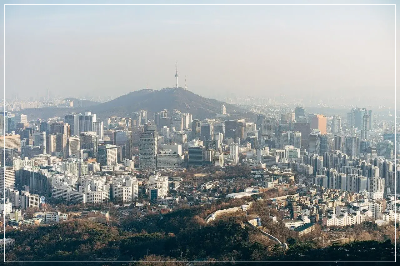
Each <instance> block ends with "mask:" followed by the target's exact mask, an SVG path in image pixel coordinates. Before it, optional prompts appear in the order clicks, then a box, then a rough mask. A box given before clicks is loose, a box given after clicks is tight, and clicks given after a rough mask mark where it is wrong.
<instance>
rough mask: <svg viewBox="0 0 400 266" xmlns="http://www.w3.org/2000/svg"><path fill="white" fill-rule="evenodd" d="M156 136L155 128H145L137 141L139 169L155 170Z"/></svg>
mask: <svg viewBox="0 0 400 266" xmlns="http://www.w3.org/2000/svg"><path fill="white" fill-rule="evenodd" d="M157 141H158V134H157V132H156V128H155V126H147V128H145V131H144V132H143V133H142V134H141V135H140V140H139V168H140V169H142V170H144V169H146V170H155V169H156V168H157Z"/></svg>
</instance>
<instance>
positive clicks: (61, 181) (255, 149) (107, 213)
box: [0, 70, 400, 263]
mask: <svg viewBox="0 0 400 266" xmlns="http://www.w3.org/2000/svg"><path fill="white" fill-rule="evenodd" d="M175 78H176V86H175V88H166V89H162V90H159V91H153V90H142V91H139V92H133V94H134V95H136V94H135V93H145V96H146V97H148V98H149V99H152V98H151V96H148V95H155V94H159V93H170V94H171V93H172V94H174V95H175V94H179V95H181V96H182V95H183V96H182V97H192V102H190V103H185V108H186V109H185V110H177V109H172V110H168V109H162V108H163V103H162V102H161V103H160V104H159V106H158V110H157V111H154V108H153V107H149V108H150V109H152V110H144V109H142V110H137V111H136V112H132V113H127V114H126V116H114V115H113V116H109V117H102V118H101V119H100V118H99V117H98V116H97V114H96V113H92V112H91V111H90V110H91V107H85V108H86V109H87V110H86V111H85V112H81V113H76V112H74V111H73V110H74V109H73V108H74V106H76V105H78V106H80V107H82V102H83V101H80V100H78V99H74V98H69V99H66V100H63V101H60V102H59V104H60V105H58V106H55V107H54V106H53V108H56V109H61V110H62V111H66V112H65V115H63V116H62V117H52V118H49V119H37V118H36V117H31V116H30V115H27V114H26V113H30V112H31V111H32V110H35V109H36V110H37V108H34V109H29V108H27V109H26V108H24V105H23V103H21V104H20V105H13V106H8V107H7V109H6V111H5V112H4V113H2V116H1V117H0V119H1V120H0V124H1V125H0V128H1V130H2V131H1V141H0V143H1V144H0V145H1V146H2V147H1V148H2V153H3V154H2V157H3V156H4V158H5V161H4V162H2V167H1V175H2V176H4V180H3V179H2V180H1V187H0V190H1V194H2V196H3V199H4V200H3V201H2V203H1V205H0V206H1V211H2V221H4V222H5V224H4V226H5V228H6V239H5V241H4V242H2V245H3V248H4V244H5V250H6V251H7V253H6V257H7V260H11V261H12V260H20V261H24V260H41V259H40V251H39V250H40V249H42V247H41V246H40V245H36V244H33V243H37V242H38V241H39V242H40V241H41V240H40V239H43V237H44V238H48V237H49V235H46V234H51V233H49V232H48V231H46V232H47V233H46V232H45V231H43V230H49V229H48V228H54V230H56V231H57V230H59V229H58V228H60V226H64V227H65V226H70V227H72V228H75V227H76V229H75V230H82V231H81V232H80V233H81V234H82V235H81V236H79V237H77V239H75V238H76V236H75V238H74V240H73V242H70V244H71V245H77V247H79V248H80V249H83V246H82V245H84V243H85V239H90V241H94V240H93V239H91V237H92V236H90V234H89V235H88V234H87V233H86V232H85V230H89V229H87V227H88V226H89V227H95V226H96V225H97V226H100V227H101V226H103V227H104V226H107V227H111V228H114V229H113V230H123V231H125V233H124V234H125V235H124V237H123V238H124V240H119V241H120V242H118V243H119V244H117V247H116V248H114V249H116V250H117V251H116V250H113V251H112V252H111V251H110V254H108V253H107V252H106V251H104V250H103V249H104V248H105V247H104V246H108V245H110V244H111V242H113V243H114V241H116V240H115V239H114V238H115V236H111V235H109V236H107V235H106V236H104V237H105V238H106V239H103V240H101V241H99V240H96V241H98V243H97V242H95V245H100V246H101V247H97V246H96V247H87V246H86V247H85V248H86V249H87V248H88V249H89V250H91V251H92V252H93V251H96V250H97V249H99V250H101V252H102V254H103V256H96V255H94V254H93V255H90V258H91V260H101V259H105V260H143V259H144V260H158V259H160V260H176V261H180V260H200V261H201V260H224V261H225V260H237V261H240V260H271V259H272V260H273V259H276V260H285V259H289V260H299V259H301V256H310V255H305V254H303V255H302V254H301V252H300V253H299V251H298V250H297V249H299V247H301V246H302V245H305V244H308V245H309V246H308V248H310V250H312V249H322V250H323V249H326V248H329V247H332V246H335V245H339V244H342V245H344V244H346V243H359V242H357V241H376V243H386V244H387V243H390V241H392V243H393V241H394V238H395V230H397V229H395V224H394V222H395V220H397V221H398V220H399V218H400V217H399V211H400V202H399V200H400V198H399V196H396V194H395V191H396V190H397V191H399V188H400V182H399V181H400V179H399V174H400V172H399V171H400V168H399V166H398V164H397V163H396V162H395V159H397V158H398V155H396V154H395V153H394V151H395V145H397V147H399V138H397V143H396V142H395V134H394V126H395V125H394V121H393V119H392V117H390V116H387V117H386V119H385V118H382V117H380V118H379V119H376V118H377V115H376V114H374V111H373V110H368V109H366V108H362V107H354V108H352V109H350V110H347V115H346V116H345V117H343V116H340V115H332V116H326V115H324V114H315V113H308V112H307V109H305V108H304V107H301V106H293V107H292V108H288V107H287V106H284V107H279V106H269V107H268V106H265V108H264V109H262V108H260V106H251V105H250V106H247V109H248V110H245V109H244V108H245V107H244V106H240V107H239V106H234V105H230V104H226V103H223V102H218V101H214V102H212V105H213V106H212V107H213V108H214V110H215V109H219V110H217V111H216V112H215V113H214V115H213V116H210V117H204V119H199V118H200V117H202V116H204V113H201V112H199V110H202V109H201V108H202V107H200V109H194V108H193V107H191V106H190V105H193V106H194V105H196V104H199V106H202V104H203V103H202V101H208V99H206V98H203V97H201V96H198V95H195V94H193V93H192V92H190V91H189V90H188V89H187V87H186V86H185V88H181V87H179V85H178V70H176V74H175ZM124 97H128V95H125V96H122V97H120V98H118V99H115V100H113V101H117V105H119V104H118V103H119V102H118V101H121V99H124ZM193 97H194V98H193ZM153 98H154V97H153ZM196 101H197V102H198V103H196ZM111 102H112V101H111ZM77 103H78V104H77ZM91 104H93V106H95V105H96V103H91ZM97 104H100V105H101V103H97ZM104 104H108V103H103V105H104ZM42 106H44V107H42V108H43V109H42V111H44V110H45V108H49V107H45V106H46V103H43V104H42ZM228 106H229V109H228V108H227V107H228ZM35 107H37V106H35ZM119 107H120V108H122V109H123V108H124V107H123V106H122V105H119ZM63 108H64V109H63ZM191 108H192V110H193V112H194V113H190V112H187V110H188V109H189V110H190V109H191ZM209 108H210V107H209ZM232 108H234V109H232ZM69 109H71V110H69ZM229 110H230V111H231V112H232V113H230V111H229ZM211 113H212V112H211ZM4 144H5V146H4ZM397 150H398V148H397ZM396 172H397V174H396ZM396 178H397V180H396ZM396 181H397V182H396ZM396 186H397V187H396ZM4 193H5V194H4ZM3 194H4V195H3ZM187 212H188V213H187ZM267 213H268V214H267ZM175 216H177V217H179V218H176V217H175ZM164 217H165V218H164ZM171 217H173V218H174V217H175V219H182V220H180V221H178V222H180V223H182V222H183V221H185V222H187V223H190V225H189V224H186V225H181V226H182V227H181V228H173V229H172V228H170V227H174V226H176V225H172V224H169V223H173V222H171V221H169V220H171V219H173V218H171ZM163 218H164V219H165V220H168V222H167V224H166V225H164V226H165V227H164V228H163V226H160V225H159V227H158V228H153V227H154V224H153V225H152V222H150V221H152V220H153V219H156V221H153V222H154V223H159V221H158V222H157V220H159V219H161V220H163ZM193 219H194V220H193ZM175 222H176V221H175ZM222 222H224V223H226V224H224V225H225V226H226V225H227V224H232V223H233V224H234V225H237V226H239V227H238V229H237V230H239V228H240V230H249V231H251V234H250V233H247V234H248V235H247V236H246V239H241V240H238V241H246V242H249V243H252V244H253V245H254V243H258V244H259V245H261V246H262V249H263V250H264V249H265V250H264V253H259V251H258V250H256V251H255V250H254V248H252V249H251V252H250V253H251V254H250V255H246V254H242V252H243V251H242V250H240V249H243V247H240V248H238V247H236V248H233V247H229V248H232V249H233V250H230V249H229V248H228V250H224V251H223V252H222V251H220V253H219V254H214V253H213V252H211V251H210V250H203V251H197V252H196V251H194V250H189V246H190V245H193V243H190V244H189V243H186V246H184V247H179V248H178V247H177V246H175V247H173V245H172V246H171V247H169V248H171V249H173V250H168V251H161V250H162V249H163V248H162V246H163V245H164V244H159V243H157V241H156V240H157V238H160V239H158V240H160V241H161V240H162V241H161V242H163V241H172V240H171V239H174V241H178V242H179V240H177V239H178V238H181V237H182V236H179V234H188V232H187V231H185V230H186V229H187V228H185V227H188V228H191V227H196V230H200V231H201V228H204V229H206V228H208V227H218V226H221V223H222ZM82 226H86V227H85V228H86V229H82V228H81V227H82ZM231 226H232V225H231ZM197 227H198V228H197ZM44 228H47V229H44ZM95 228H96V227H95ZM199 228H200V229H199ZM50 230H51V229H50ZM71 230H72V229H71ZM90 230H95V229H90ZM96 230H100V229H96ZM108 230H110V232H107V231H106V234H107V233H111V232H112V230H111V229H108ZM182 230H183V232H181V231H182ZM192 230H194V229H193V228H192ZM196 230H194V231H196ZM209 230H210V229H209ZM240 230H239V231H240ZM159 231H162V232H163V234H167V237H166V236H165V235H162V234H161V235H158V236H155V235H153V234H155V233H156V232H158V233H159ZM239 231H237V232H239ZM76 232H78V231H76ZM237 232H236V233H237ZM26 233H28V234H30V235H31V236H32V235H35V237H38V239H37V240H34V239H32V238H31V237H28V239H29V240H27V235H26ZM198 233H200V232H198ZM219 233H220V234H221V233H223V231H219ZM120 234H121V233H120ZM200 234H201V233H200ZM85 235H86V237H85ZM150 236H151V237H154V238H155V239H156V240H153V242H152V243H153V246H152V247H151V248H150V247H149V248H147V249H146V253H143V252H138V253H136V251H135V250H137V249H139V250H140V245H143V243H140V240H138V239H137V238H138V237H139V238H143V237H144V238H146V237H150ZM82 237H83V239H79V238H82ZM129 237H130V238H132V239H136V240H131V241H133V242H129V245H131V251H127V250H125V249H127V248H128V247H127V246H126V245H128V244H127V243H126V241H127V240H126V238H128V239H129ZM193 237H195V236H190V237H189V239H191V238H193ZM198 237H199V236H197V238H198ZM208 237H209V238H211V239H208V238H207V236H206V237H205V239H202V240H196V241H199V243H202V242H201V241H205V242H207V241H211V240H212V239H214V238H215V237H217V238H218V236H217V235H212V234H211V235H209V236H208ZM165 238H167V239H169V240H166V239H165ZM62 239H63V238H62V237H61V236H60V239H59V240H55V241H61V242H62ZM78 239H79V240H78ZM112 239H114V240H112ZM32 241H33V242H32ZM53 241H54V240H53ZM67 241H72V240H67ZM124 241H125V242H124ZM143 241H145V242H146V243H147V242H148V240H143ZM154 241H155V242H154ZM221 241H223V240H221ZM354 241H355V242H354ZM385 241H386V242H385ZM387 241H389V242H387ZM79 243H81V245H80V244H79ZM88 243H90V244H89V245H92V244H93V243H91V242H87V243H86V244H85V245H88ZM96 243H97V244H96ZM260 243H261V244H260ZM360 243H362V242H360ZM114 244H115V243H114ZM31 245H35V246H37V247H36V248H35V247H33V246H31ZM54 245H55V246H59V243H54ZM138 245H139V246H138ZM157 245H160V247H157ZM180 245H184V243H181V242H179V244H178V246H180ZM205 245H206V244H205ZM109 248H110V247H108V249H109ZM303 248H304V247H303ZM311 248H312V249H311ZM157 249H159V250H157ZM175 249H176V250H180V252H178V253H179V254H178V253H176V250H175ZM212 249H213V248H212V247H211V250H212ZM235 249H239V250H240V251H237V250H236V251H235ZM374 249H375V247H374ZM45 250H47V248H45ZM67 250H68V248H64V249H62V248H60V249H57V250H53V251H50V252H49V251H48V250H47V251H46V252H48V253H47V255H46V256H45V258H46V259H49V260H74V259H79V258H82V257H84V258H86V257H85V256H87V254H86V253H85V252H84V251H80V252H81V253H82V254H86V255H82V254H79V253H80V252H78V254H76V252H75V253H74V252H72V251H67ZM128 250H129V249H128ZM151 250H152V251H151ZM293 250H296V252H295V251H293ZM149 251H150V253H149ZM132 252H133V253H132ZM151 252H153V253H151ZM232 252H233V253H232ZM235 252H236V253H235ZM247 252H249V251H247ZM303 252H304V250H303ZM310 252H311V251H310ZM385 252H386V253H387V254H385V255H383V254H376V253H375V254H376V256H377V258H376V259H374V258H373V257H372V260H375V261H376V260H378V261H379V260H382V259H381V258H382V256H386V257H385V258H386V260H390V256H394V250H391V251H390V248H388V247H386V250H385ZM388 252H389V253H388ZM105 254H107V255H105ZM150 254H153V256H155V255H159V256H160V257H155V259H154V257H151V256H150ZM154 254H155V255H154ZM104 256H105V257H104ZM291 256H292V257H291ZM299 256H300V257H299ZM336 256H337V255H336ZM347 256H348V255H347ZM362 256H364V255H362ZM362 256H361V255H355V257H354V258H350V260H361V257H362ZM370 256H372V255H370ZM316 258H317V257H316V256H315V255H313V259H316ZM344 259H345V258H344V257H340V256H339V257H334V255H330V254H328V255H327V256H326V257H325V258H324V259H323V260H344ZM176 263H178V262H176Z"/></svg>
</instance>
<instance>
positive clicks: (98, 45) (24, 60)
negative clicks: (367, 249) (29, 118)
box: [5, 6, 394, 106]
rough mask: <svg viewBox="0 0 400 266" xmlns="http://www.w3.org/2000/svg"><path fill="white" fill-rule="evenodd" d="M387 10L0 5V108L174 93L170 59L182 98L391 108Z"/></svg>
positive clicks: (390, 42) (390, 38) (391, 27)
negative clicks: (36, 99)
mask: <svg viewBox="0 0 400 266" xmlns="http://www.w3.org/2000/svg"><path fill="white" fill-rule="evenodd" d="M299 10H301V12H299ZM194 11H196V12H194ZM392 11H393V6H240V7H239V6H122V7H120V6H7V8H6V18H5V20H6V51H7V52H6V59H7V60H6V69H7V73H8V74H7V75H6V90H7V91H6V98H7V99H10V98H15V97H16V96H18V98H21V99H22V98H24V97H25V98H29V97H32V96H37V95H42V94H43V95H45V94H46V92H47V90H50V92H51V93H52V94H53V95H59V96H62V97H71V96H76V97H80V98H85V97H87V96H88V95H89V96H90V95H100V94H101V95H104V96H108V97H112V98H115V97H117V96H119V95H123V94H126V93H128V92H130V91H135V90H140V89H144V88H150V89H161V88H165V87H174V86H175V78H174V76H173V75H174V74H175V71H174V70H175V69H174V68H175V63H176V61H178V64H179V74H180V77H181V83H180V85H181V87H183V86H182V84H183V82H182V81H183V78H184V77H185V79H186V77H187V87H188V89H189V90H191V91H193V92H195V93H197V94H200V95H202V96H206V97H213V98H219V99H221V98H222V95H224V96H228V97H229V96H232V95H235V96H238V97H244V96H246V95H248V93H249V91H251V92H252V93H251V95H255V96H257V97H260V98H276V97H282V95H284V96H283V97H286V98H287V99H288V100H293V99H299V100H307V99H310V98H317V99H319V100H321V101H329V99H330V98H332V97H334V96H336V95H340V96H339V97H337V96H336V98H338V99H337V100H336V101H337V103H340V104H349V103H352V102H357V101H358V102H360V103H363V104H365V105H369V103H373V104H376V105H383V104H385V105H389V106H390V102H392V101H393V100H392V99H393V93H394V91H393V88H394V78H393V77H394V75H393V73H394V64H393V61H394V60H393V58H394V49H392V48H393V47H394V23H393V22H394V12H392ZM172 18H174V19H172ZM176 18H179V19H176ZM49 22H51V23H49ZM135 36H137V37H138V38H135ZM226 43H229V45H226ZM27 44H29V45H27ZM154 44H156V45H154ZM154 47H156V49H154ZM232 55H234V56H232ZM21 76H23V77H24V78H21ZM185 83H186V82H185ZM8 89H10V92H8ZM378 90H379V92H380V94H379V96H380V97H379V99H381V100H380V101H379V100H377V99H376V95H375V94H376V93H377V91H378ZM33 91H34V93H33ZM278 92H279V93H278ZM334 100H335V99H334ZM330 102H331V103H333V102H332V101H330ZM393 105H394V104H393Z"/></svg>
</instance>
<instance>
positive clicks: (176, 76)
mask: <svg viewBox="0 0 400 266" xmlns="http://www.w3.org/2000/svg"><path fill="white" fill-rule="evenodd" d="M175 68H176V73H175V79H176V88H178V62H176V63H175Z"/></svg>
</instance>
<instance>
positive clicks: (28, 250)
mask: <svg viewBox="0 0 400 266" xmlns="http://www.w3.org/2000/svg"><path fill="white" fill-rule="evenodd" d="M235 204H237V202H233V203H232V205H235ZM229 205H230V204H229ZM229 205H227V206H228V207H229ZM207 213H209V211H205V210H204V209H203V208H202V207H192V208H186V209H181V210H178V211H175V212H171V213H168V214H165V215H161V214H152V215H147V216H146V217H144V218H142V219H140V220H139V219H135V218H133V217H130V218H128V219H126V220H125V221H123V222H122V223H121V224H120V225H119V226H115V225H105V224H100V223H95V222H91V221H86V220H85V221H84V220H74V221H68V222H63V223H60V224H56V225H54V226H40V227H35V228H30V229H23V230H13V231H10V232H7V237H8V238H13V239H15V243H16V245H15V246H14V247H13V248H12V249H10V250H8V252H7V254H6V260H7V261H88V260H90V261H110V262H111V261H143V262H141V264H143V263H145V261H160V260H166V261H171V263H172V265H173V264H176V265H187V263H184V264H181V262H178V261H200V262H201V261H203V262H204V261H231V262H232V261H275V260H279V261H310V260H313V261H393V259H394V243H393V241H392V240H391V239H386V240H384V239H383V240H381V241H354V242H351V243H348V244H344V245H331V246H328V247H322V246H321V243H320V241H319V238H318V234H319V233H320V231H318V230H316V231H315V232H313V233H312V234H310V235H308V236H306V237H298V236H297V235H295V234H294V232H293V231H291V230H289V229H287V228H285V227H284V226H283V225H282V224H275V225H274V224H273V223H270V224H269V225H270V227H271V230H272V231H271V233H272V232H273V233H275V235H277V236H278V238H281V239H282V240H283V241H285V242H287V243H288V244H289V249H287V250H285V249H284V248H282V247H281V246H279V245H277V244H276V243H275V242H272V241H271V240H270V239H268V238H265V237H264V236H262V235H260V234H259V232H258V231H257V230H255V229H254V228H251V227H248V226H245V222H246V219H247V217H246V216H245V215H226V216H224V217H221V218H220V219H217V220H216V221H213V222H211V223H206V222H205V220H204V216H205V215H207ZM250 213H251V211H250ZM260 216H261V217H262V216H263V214H262V211H261V215H260ZM264 219H265V221H266V224H268V221H267V220H268V218H266V217H264ZM273 226H274V227H273ZM393 228H394V227H393ZM372 229H373V230H375V229H376V228H371V230H372ZM354 230H355V231H358V232H356V233H357V234H359V233H360V232H363V231H362V230H364V231H365V232H366V233H367V231H368V227H367V226H366V225H364V228H362V227H360V226H359V227H355V228H354ZM398 254H399V253H398ZM173 261H174V262H173ZM171 263H169V264H168V265H171ZM30 265H31V264H30ZM86 265H87V264H86ZM102 265H103V264H102ZM105 265H108V264H105ZM126 265H128V264H126ZM148 265H151V264H148ZM157 265H160V264H157Z"/></svg>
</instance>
